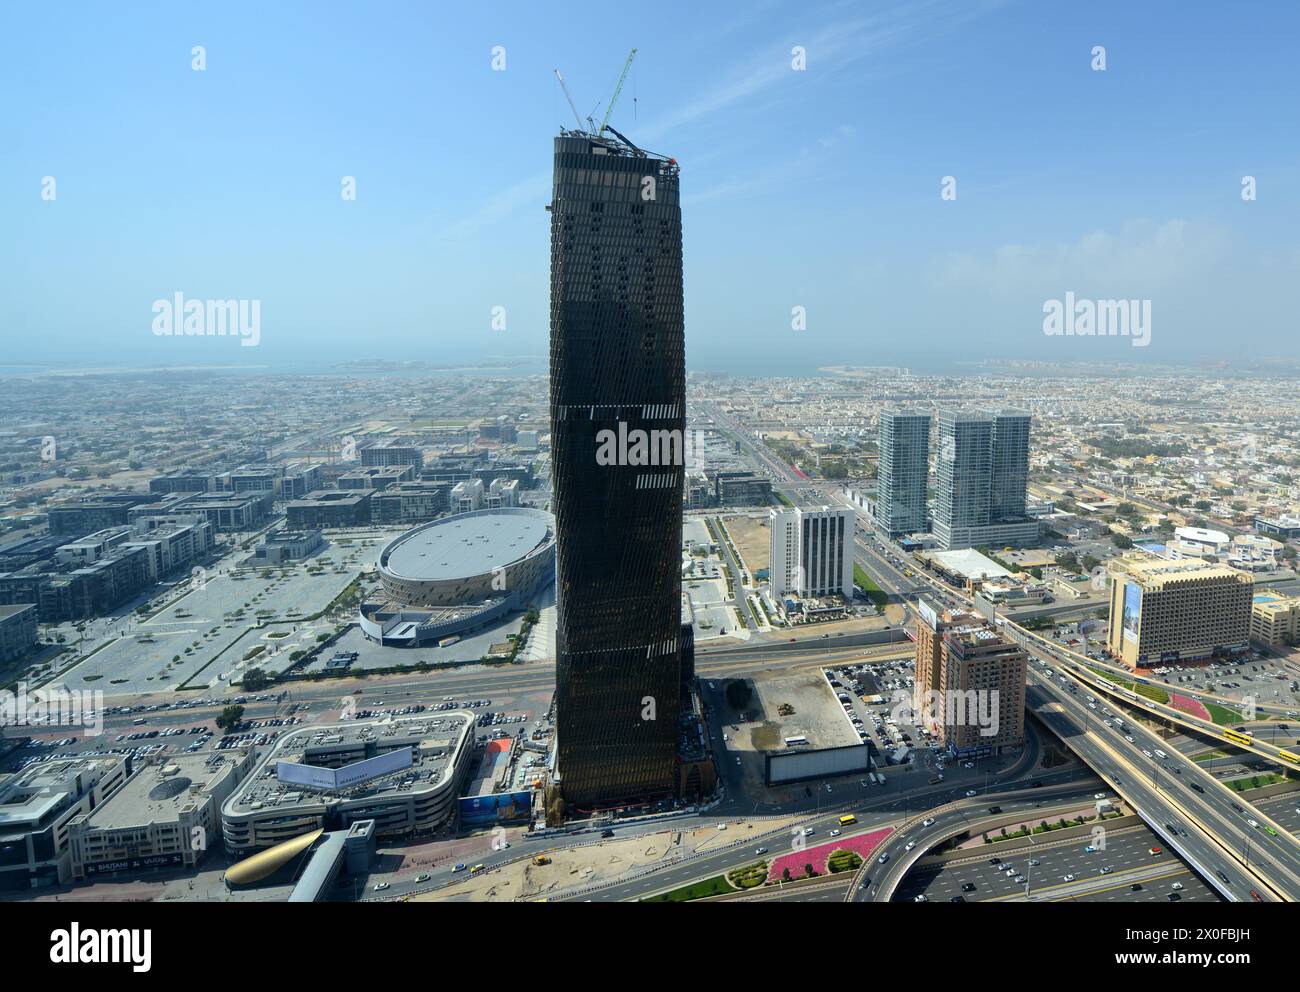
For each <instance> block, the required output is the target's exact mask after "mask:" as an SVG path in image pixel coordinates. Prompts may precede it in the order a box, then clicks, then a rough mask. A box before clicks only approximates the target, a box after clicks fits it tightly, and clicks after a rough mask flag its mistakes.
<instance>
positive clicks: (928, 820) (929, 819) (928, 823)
mask: <svg viewBox="0 0 1300 992" xmlns="http://www.w3.org/2000/svg"><path fill="white" fill-rule="evenodd" d="M1296 812H1297V813H1300V809H1298V810H1296ZM933 825H934V817H933V816H930V817H927V818H926V819H924V820H922V821H921V826H923V827H929V826H933Z"/></svg>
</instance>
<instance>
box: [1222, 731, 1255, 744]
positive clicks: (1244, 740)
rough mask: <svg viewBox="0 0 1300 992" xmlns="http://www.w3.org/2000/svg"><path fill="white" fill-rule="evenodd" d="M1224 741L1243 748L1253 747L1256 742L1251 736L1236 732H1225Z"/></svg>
mask: <svg viewBox="0 0 1300 992" xmlns="http://www.w3.org/2000/svg"><path fill="white" fill-rule="evenodd" d="M1223 739H1224V740H1225V741H1228V742H1229V743H1232V744H1240V745H1242V746H1243V747H1253V746H1254V744H1255V740H1254V738H1252V737H1251V736H1250V734H1243V733H1240V732H1238V731H1236V730H1225V731H1224V732H1223Z"/></svg>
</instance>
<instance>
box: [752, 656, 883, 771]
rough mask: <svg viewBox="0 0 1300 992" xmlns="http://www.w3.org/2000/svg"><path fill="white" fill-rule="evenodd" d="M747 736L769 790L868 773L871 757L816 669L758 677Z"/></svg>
mask: <svg viewBox="0 0 1300 992" xmlns="http://www.w3.org/2000/svg"><path fill="white" fill-rule="evenodd" d="M754 690H755V695H756V697H757V698H756V700H755V704H754V706H755V709H756V710H757V711H758V716H759V718H760V720H761V722H760V723H759V725H758V726H757V727H755V728H754V729H753V730H752V731H751V733H750V740H751V741H752V742H753V744H754V747H755V749H756V750H757V751H759V752H760V753H761V754H762V755H763V761H764V779H765V781H766V783H767V784H768V785H781V784H783V783H787V782H799V781H802V780H804V779H812V778H826V777H828V776H832V775H848V774H852V773H858V772H866V771H869V770H870V767H871V765H870V762H871V754H870V749H869V748H868V747H867V745H866V743H865V742H864V741H863V740H862V738H861V737H860V736H859V734H858V731H857V729H856V728H855V727H854V726H853V723H852V721H851V719H850V717H849V715H848V713H847V712H846V711H845V709H844V705H843V703H842V701H841V700H840V699H839V698H838V697H837V696H836V693H835V690H834V689H833V688H832V687H831V685H830V683H829V682H828V681H827V679H826V676H825V674H824V673H823V672H822V671H821V670H820V669H813V670H810V671H805V672H794V673H790V674H786V675H781V676H778V677H776V678H756V679H755V680H754Z"/></svg>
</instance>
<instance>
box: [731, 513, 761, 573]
mask: <svg viewBox="0 0 1300 992" xmlns="http://www.w3.org/2000/svg"><path fill="white" fill-rule="evenodd" d="M722 520H723V523H725V524H726V525H727V532H728V533H729V534H730V535H731V543H732V544H734V545H735V546H736V550H737V551H739V552H740V557H741V558H743V559H744V561H745V567H746V568H748V569H749V574H750V575H753V574H754V573H755V572H758V571H762V570H764V569H767V568H768V567H769V566H770V565H771V561H772V547H771V533H772V531H771V529H770V528H769V527H768V525H767V518H766V516H763V517H748V516H740V515H736V516H730V517H723V518H722Z"/></svg>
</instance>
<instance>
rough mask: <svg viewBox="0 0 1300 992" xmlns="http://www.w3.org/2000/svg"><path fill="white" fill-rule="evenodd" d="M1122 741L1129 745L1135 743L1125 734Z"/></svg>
mask: <svg viewBox="0 0 1300 992" xmlns="http://www.w3.org/2000/svg"><path fill="white" fill-rule="evenodd" d="M1124 739H1125V740H1126V741H1128V742H1129V743H1130V744H1133V743H1135V742H1134V740H1133V738H1132V737H1131V736H1129V735H1128V734H1125V735H1124Z"/></svg>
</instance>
